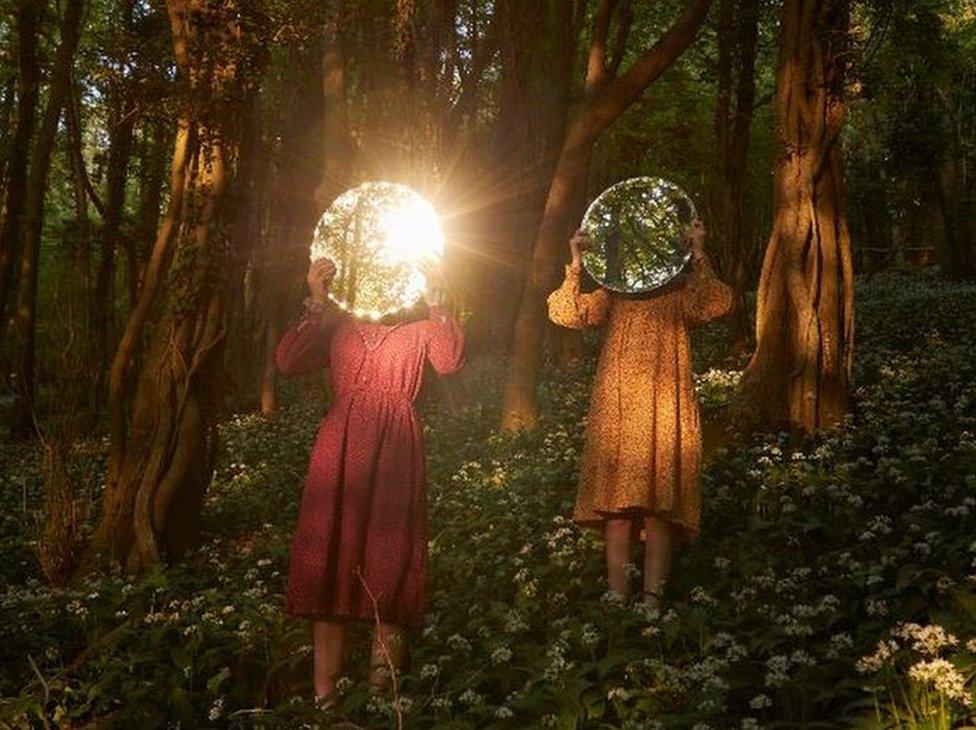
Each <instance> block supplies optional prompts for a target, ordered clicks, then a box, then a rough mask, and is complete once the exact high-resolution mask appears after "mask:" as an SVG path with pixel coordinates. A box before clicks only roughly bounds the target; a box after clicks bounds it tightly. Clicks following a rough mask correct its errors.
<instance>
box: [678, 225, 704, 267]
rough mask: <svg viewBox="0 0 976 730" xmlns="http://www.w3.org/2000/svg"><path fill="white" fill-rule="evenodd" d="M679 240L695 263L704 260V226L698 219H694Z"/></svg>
mask: <svg viewBox="0 0 976 730" xmlns="http://www.w3.org/2000/svg"><path fill="white" fill-rule="evenodd" d="M681 238H682V240H683V241H684V244H685V246H687V247H688V250H689V251H691V257H692V259H694V260H695V261H696V262H697V261H701V260H702V259H703V258H705V256H706V254H705V225H704V224H703V223H702V222H701V220H700V219H698V218H695V220H693V221H692V222H691V225H690V226H688V228H687V229H686V230H685V232H684V234H683V235H682V237H681Z"/></svg>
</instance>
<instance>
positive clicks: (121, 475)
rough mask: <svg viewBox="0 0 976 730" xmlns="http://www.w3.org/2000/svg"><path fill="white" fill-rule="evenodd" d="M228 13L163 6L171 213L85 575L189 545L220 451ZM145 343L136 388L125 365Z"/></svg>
mask: <svg viewBox="0 0 976 730" xmlns="http://www.w3.org/2000/svg"><path fill="white" fill-rule="evenodd" d="M239 11H240V9H239V8H237V7H235V6H234V5H233V4H231V3H225V4H222V5H215V4H212V3H209V2H207V0H168V2H167V12H168V16H169V20H170V27H171V30H172V37H173V50H174V55H175V58H176V62H177V69H178V74H179V84H180V91H181V93H182V94H183V106H182V109H181V113H180V119H179V122H178V129H177V134H176V142H175V150H174V154H173V164H172V170H171V179H170V199H169V208H168V210H167V212H166V215H165V217H164V218H163V220H162V222H161V224H160V227H159V231H158V232H157V236H156V241H155V244H154V247H153V250H152V253H151V255H150V259H149V261H148V263H147V265H146V272H145V275H144V277H143V281H142V286H141V288H140V292H139V298H138V301H137V302H136V306H135V307H134V309H133V311H132V313H131V314H130V316H129V319H128V321H127V323H126V327H125V330H124V332H123V334H122V338H121V341H120V344H119V348H118V350H117V351H116V354H115V358H114V360H113V363H112V367H111V370H110V374H109V403H108V406H109V407H108V412H109V426H110V436H111V451H110V458H109V470H108V478H107V484H106V491H105V495H104V498H103V507H102V517H101V522H100V524H99V526H98V528H97V530H96V533H95V536H94V538H93V540H92V543H91V545H90V546H89V553H88V556H87V559H86V566H92V565H97V564H118V565H121V566H123V567H125V568H127V569H128V570H132V571H135V570H140V569H144V568H146V567H148V566H151V565H153V564H155V563H156V562H157V561H159V560H160V559H161V558H163V557H166V556H171V555H175V554H178V553H180V552H181V551H182V550H184V549H185V548H187V547H188V546H189V545H191V544H192V542H193V541H194V539H195V537H196V534H197V529H198V521H199V514H200V509H201V506H202V501H203V497H204V493H205V491H206V488H207V486H208V485H209V483H210V479H211V477H212V473H213V465H214V456H215V453H216V447H217V415H218V407H219V404H220V395H221V388H222V383H223V369H222V353H223V347H224V340H225V333H226V311H225V309H226V303H227V300H228V296H229V288H230V287H229V283H230V281H229V280H230V277H231V276H232V274H233V272H234V270H235V266H234V265H233V261H234V259H233V257H234V256H235V251H234V249H233V238H232V237H231V236H229V235H228V231H227V226H226V224H227V222H228V220H229V218H230V212H229V211H228V205H227V200H228V196H227V191H228V184H229V182H230V180H231V177H232V174H233V169H234V163H235V158H236V151H237V140H238V137H239V129H238V128H237V125H238V121H239V119H240V116H241V110H242V109H244V108H246V98H247V94H248V93H249V92H251V91H252V88H251V87H250V86H249V85H248V84H247V83H246V79H247V78H248V70H249V69H248V68H247V65H248V62H249V57H248V54H247V52H246V51H247V47H246V44H245V39H244V37H243V36H242V31H241V26H240V25H239V23H240V18H239ZM151 315H154V317H153V322H152V327H151V329H150V328H147V326H146V325H147V322H148V321H149V319H150V316H151ZM144 336H145V338H146V343H145V347H144V352H145V355H144V357H143V358H142V361H141V366H140V368H139V372H138V373H137V374H136V373H133V372H132V370H133V361H132V357H133V354H134V353H135V351H136V349H137V344H138V343H139V341H140V340H141V339H142V338H143V337H144ZM134 376H135V377H134ZM133 384H134V385H133ZM130 391H132V392H131V395H130Z"/></svg>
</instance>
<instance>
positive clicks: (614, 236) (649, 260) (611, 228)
mask: <svg viewBox="0 0 976 730" xmlns="http://www.w3.org/2000/svg"><path fill="white" fill-rule="evenodd" d="M696 217H697V213H696V212H695V204H694V203H693V202H692V200H691V198H690V197H688V195H687V194H686V193H685V192H684V191H683V190H682V189H681V188H679V187H678V186H677V185H675V184H674V183H671V182H668V181H667V180H662V179H661V178H658V177H635V178H631V179H630V180H624V181H623V182H619V183H617V184H616V185H613V186H611V187H609V188H607V189H606V190H604V191H603V192H602V193H600V195H599V197H597V199H596V200H594V201H593V203H592V204H591V205H590V207H589V209H587V211H586V214H585V215H584V216H583V223H582V225H581V228H582V229H583V230H584V231H586V232H587V233H588V234H589V235H590V247H589V248H588V249H587V250H586V251H585V252H584V253H583V265H584V266H585V267H586V270H587V271H588V272H589V273H590V276H592V277H593V278H594V279H595V280H596V281H597V283H599V284H600V285H601V286H603V287H606V288H607V289H610V290H612V291H615V292H620V293H624V294H643V293H647V292H650V291H653V290H654V289H657V288H658V287H661V286H663V285H665V284H667V283H668V282H669V281H671V279H673V278H674V277H675V276H677V275H678V274H679V273H680V272H681V269H682V268H683V267H684V265H685V264H686V263H687V262H688V259H689V258H690V253H689V251H688V249H687V247H686V246H685V245H684V243H683V241H682V234H683V232H684V231H685V229H687V228H688V226H689V224H690V223H691V222H692V221H693V220H694V219H695V218H696Z"/></svg>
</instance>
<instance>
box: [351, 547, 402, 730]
mask: <svg viewBox="0 0 976 730" xmlns="http://www.w3.org/2000/svg"><path fill="white" fill-rule="evenodd" d="M356 576H357V577H358V578H359V582H360V583H362V584H363V588H364V589H365V591H366V595H367V596H369V601H370V603H372V604H373V619H374V621H375V622H376V642H377V643H378V644H379V645H380V651H381V652H383V658H384V659H386V665H387V666H388V667H389V669H390V681H391V683H392V686H391V689H392V691H393V711H394V712H396V719H397V730H403V711H402V710H401V708H400V692H399V682H398V681H397V677H398V673H397V669H396V665H395V664H394V663H393V655H392V654H391V653H390V649H389V647H388V646H387V645H386V642H385V641H384V640H383V631H382V628H381V621H380V608H379V605H378V604H377V603H376V596H374V595H373V592H372V591H371V590H370V589H369V585H367V583H366V579H365V578H363V571H362V570H361V569H360V567H359V566H358V565H357V566H356ZM370 669H372V657H370Z"/></svg>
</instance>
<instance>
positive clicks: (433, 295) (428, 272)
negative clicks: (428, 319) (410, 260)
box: [420, 260, 448, 307]
mask: <svg viewBox="0 0 976 730" xmlns="http://www.w3.org/2000/svg"><path fill="white" fill-rule="evenodd" d="M420 270H421V271H422V272H423V274H424V276H426V277H427V291H425V292H424V301H425V302H427V306H428V307H440V306H444V304H445V302H446V301H447V290H448V286H447V279H446V277H445V276H444V267H443V266H442V265H441V263H440V262H439V261H433V260H428V261H423V262H421V264H420Z"/></svg>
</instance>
